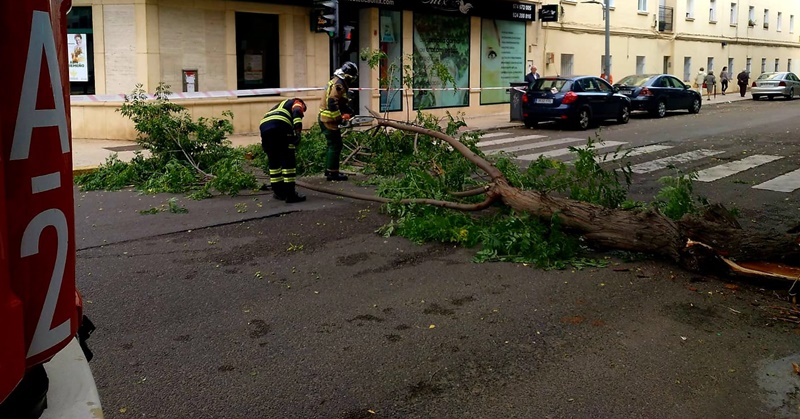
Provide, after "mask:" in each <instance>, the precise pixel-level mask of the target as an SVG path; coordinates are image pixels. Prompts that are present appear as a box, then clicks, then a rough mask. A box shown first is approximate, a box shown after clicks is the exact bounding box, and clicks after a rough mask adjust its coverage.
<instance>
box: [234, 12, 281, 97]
mask: <svg viewBox="0 0 800 419" xmlns="http://www.w3.org/2000/svg"><path fill="white" fill-rule="evenodd" d="M277 39H280V38H279V34H278V15H268V14H262V13H242V12H236V46H237V48H236V86H237V88H238V89H240V90H244V89H263V88H270V87H280V85H281V79H280V61H281V60H280V51H279V49H278V48H275V46H274V45H273V43H274V42H275V40H277Z"/></svg>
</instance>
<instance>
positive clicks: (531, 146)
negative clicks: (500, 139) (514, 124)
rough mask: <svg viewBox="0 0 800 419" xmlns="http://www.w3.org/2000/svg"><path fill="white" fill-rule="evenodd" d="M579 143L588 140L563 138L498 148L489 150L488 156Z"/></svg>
mask: <svg viewBox="0 0 800 419" xmlns="http://www.w3.org/2000/svg"><path fill="white" fill-rule="evenodd" d="M578 141H583V142H586V138H561V139H558V140H550V141H542V142H540V143H532V144H525V145H518V146H514V147H505V148H498V149H497V150H489V151H487V153H488V154H496V153H499V152H501V151H505V152H506V153H516V152H517V151H524V150H533V149H534V148H542V147H550V146H554V145H562V144H567V143H575V142H578Z"/></svg>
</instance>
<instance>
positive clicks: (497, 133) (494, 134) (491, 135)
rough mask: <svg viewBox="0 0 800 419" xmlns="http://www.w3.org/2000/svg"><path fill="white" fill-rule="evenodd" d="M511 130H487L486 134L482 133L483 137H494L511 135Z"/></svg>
mask: <svg viewBox="0 0 800 419" xmlns="http://www.w3.org/2000/svg"><path fill="white" fill-rule="evenodd" d="M509 134H510V132H487V133H486V134H481V138H494V137H502V136H504V135H509Z"/></svg>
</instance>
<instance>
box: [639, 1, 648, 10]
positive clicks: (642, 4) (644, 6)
mask: <svg viewBox="0 0 800 419" xmlns="http://www.w3.org/2000/svg"><path fill="white" fill-rule="evenodd" d="M639 11H640V12H647V0H639Z"/></svg>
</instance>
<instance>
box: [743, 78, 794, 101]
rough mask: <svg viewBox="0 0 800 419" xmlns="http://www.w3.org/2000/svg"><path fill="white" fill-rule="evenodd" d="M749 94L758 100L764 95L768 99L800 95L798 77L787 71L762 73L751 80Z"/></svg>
mask: <svg viewBox="0 0 800 419" xmlns="http://www.w3.org/2000/svg"><path fill="white" fill-rule="evenodd" d="M750 94H752V95H753V100H759V99H761V98H762V97H765V96H766V97H768V98H769V99H770V100H772V99H774V98H775V97H776V96H783V97H785V98H786V99H787V100H792V99H794V97H795V96H796V95H800V78H797V75H795V74H794V73H792V72H789V71H780V72H774V73H764V74H762V75H760V76H758V78H757V79H756V80H755V81H753V85H752V86H751V89H750Z"/></svg>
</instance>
